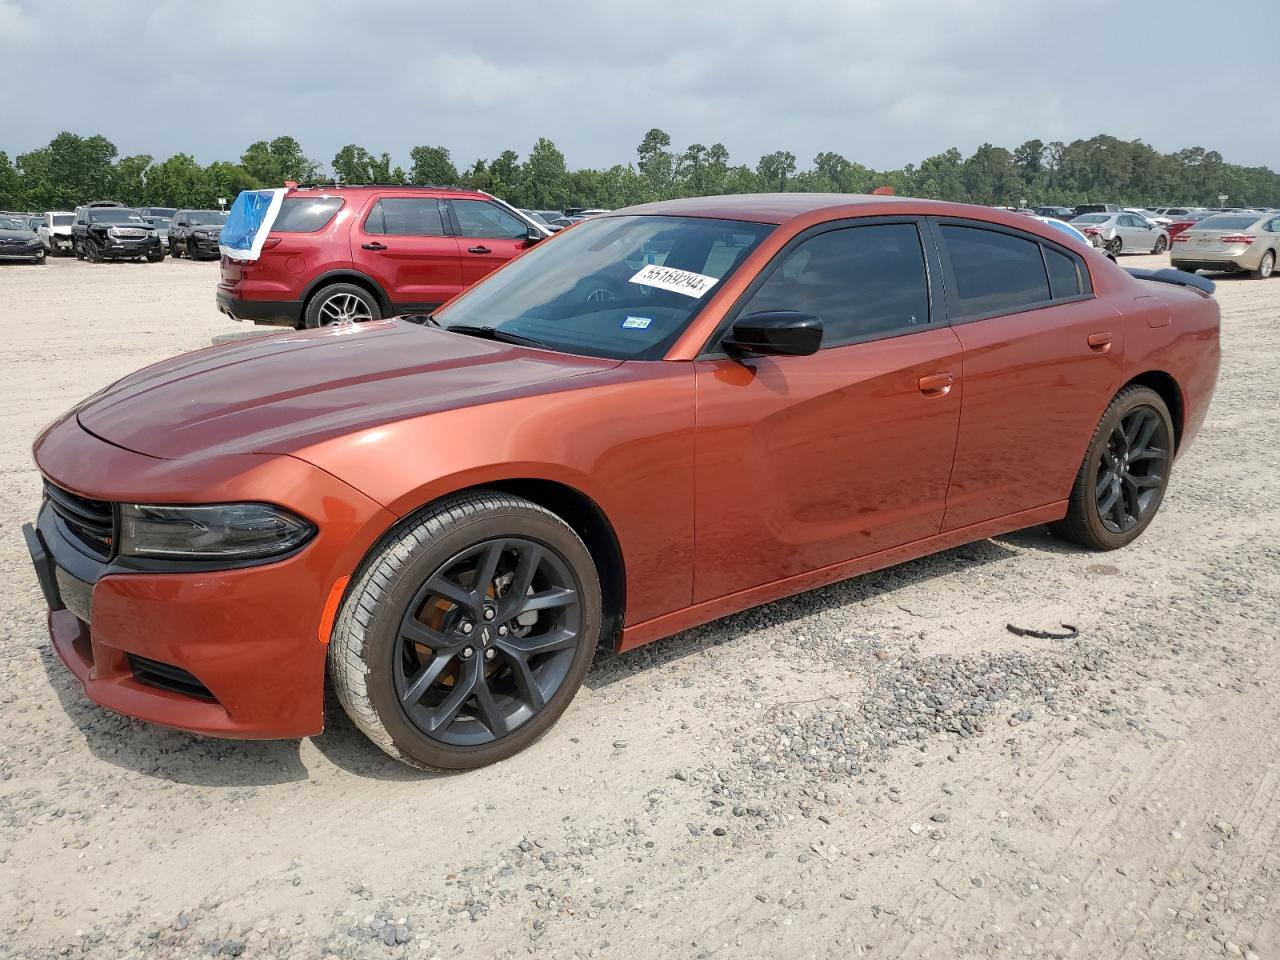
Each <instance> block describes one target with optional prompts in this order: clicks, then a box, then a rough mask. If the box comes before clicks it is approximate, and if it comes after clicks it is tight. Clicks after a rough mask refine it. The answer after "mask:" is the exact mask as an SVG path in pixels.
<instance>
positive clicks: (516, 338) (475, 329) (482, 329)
mask: <svg viewBox="0 0 1280 960" xmlns="http://www.w3.org/2000/svg"><path fill="white" fill-rule="evenodd" d="M431 322H432V323H435V324H436V325H437V326H440V329H442V330H448V331H449V332H450V333H461V334H465V335H467V336H469V337H483V338H484V339H486V340H497V341H499V342H500V343H515V344H519V345H520V346H524V347H542V348H544V349H545V348H546V346H547V345H546V344H545V343H543V342H542V341H541V340H535V339H534V338H533V337H524V336H521V335H520V334H518V333H508V332H507V331H506V330H499V329H498V328H497V327H489V326H478V325H473V324H469V323H455V324H452V325H451V326H448V327H445V326H442V325H440V324H439V323H438V321H436V320H435V319H434V318H432V319H431Z"/></svg>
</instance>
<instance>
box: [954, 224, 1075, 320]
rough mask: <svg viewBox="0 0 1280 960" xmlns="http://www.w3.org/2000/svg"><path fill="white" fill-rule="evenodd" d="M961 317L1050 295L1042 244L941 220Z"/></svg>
mask: <svg viewBox="0 0 1280 960" xmlns="http://www.w3.org/2000/svg"><path fill="white" fill-rule="evenodd" d="M942 236H943V239H944V240H945V242H946V247H947V256H948V258H949V259H950V261H951V272H952V274H953V275H954V277H955V283H956V299H957V300H958V301H959V303H958V306H959V313H960V316H962V317H978V316H984V315H987V314H996V313H1014V312H1016V311H1018V310H1021V309H1024V308H1027V307H1030V306H1033V305H1035V304H1041V303H1044V302H1046V301H1047V300H1049V299H1050V293H1049V277H1048V275H1047V274H1046V273H1045V268H1044V259H1043V258H1042V257H1041V256H1040V245H1039V244H1038V243H1035V242H1033V241H1031V240H1023V239H1022V238H1020V237H1015V236H1011V235H1010V234H1007V233H997V232H996V231H994V230H982V229H979V228H976V227H959V226H955V225H953V224H943V226H942Z"/></svg>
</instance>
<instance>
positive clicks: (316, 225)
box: [271, 197, 342, 233]
mask: <svg viewBox="0 0 1280 960" xmlns="http://www.w3.org/2000/svg"><path fill="white" fill-rule="evenodd" d="M340 209H342V198H341V197H285V198H284V202H283V203H281V204H280V213H279V215H278V216H277V217H276V222H275V223H273V224H272V225H271V232H272V233H316V232H317V231H319V230H323V229H324V228H325V226H326V225H328V223H329V221H330V220H332V219H333V215H334V214H335V213H337V212H338V211H339V210H340Z"/></svg>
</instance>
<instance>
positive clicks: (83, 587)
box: [53, 566, 93, 623]
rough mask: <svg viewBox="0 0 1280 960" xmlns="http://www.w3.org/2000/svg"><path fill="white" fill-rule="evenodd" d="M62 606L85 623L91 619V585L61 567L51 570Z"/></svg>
mask: <svg viewBox="0 0 1280 960" xmlns="http://www.w3.org/2000/svg"><path fill="white" fill-rule="evenodd" d="M53 574H54V578H55V580H56V581H57V584H58V594H59V596H61V597H62V604H63V606H65V607H66V608H67V609H68V610H70V611H71V612H72V613H74V614H75V615H76V616H77V617H79V618H80V619H81V620H83V621H84V622H85V623H89V622H90V621H91V619H92V617H93V584H91V583H85V582H84V581H83V580H79V579H77V578H76V577H73V576H72V575H71V574H69V573H67V571H65V570H63V569H62V568H61V567H57V566H55V567H54V568H53Z"/></svg>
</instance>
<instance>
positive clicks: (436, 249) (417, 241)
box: [351, 196, 464, 312]
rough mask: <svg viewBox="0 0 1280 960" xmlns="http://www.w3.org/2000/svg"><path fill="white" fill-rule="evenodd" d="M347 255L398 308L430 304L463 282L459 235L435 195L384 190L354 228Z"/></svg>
mask: <svg viewBox="0 0 1280 960" xmlns="http://www.w3.org/2000/svg"><path fill="white" fill-rule="evenodd" d="M351 259H352V261H354V263H355V265H356V268H357V269H359V270H360V271H362V272H363V273H366V274H368V275H369V276H370V277H373V279H374V280H376V281H377V282H378V283H379V284H380V285H381V286H382V289H383V290H385V291H386V293H387V297H388V298H389V299H390V300H391V302H392V305H393V308H394V309H395V311H396V312H404V311H409V310H430V309H432V308H434V307H437V306H439V305H440V304H442V303H444V302H445V301H446V300H448V299H449V298H451V297H453V296H454V295H455V294H457V293H459V292H460V291H461V290H462V289H463V288H464V284H463V281H462V264H461V262H460V258H459V255H458V241H457V240H456V239H454V238H453V237H451V236H448V232H447V231H446V230H445V226H444V213H443V211H442V210H441V209H440V201H439V200H437V199H436V198H435V197H421V196H418V197H415V196H407V197H397V196H384V197H383V198H382V199H380V200H379V201H378V202H377V203H375V204H374V205H373V206H372V207H371V208H370V209H369V212H368V213H367V214H366V215H365V217H364V220H362V221H361V222H360V223H358V224H357V225H356V226H355V227H354V228H353V230H352V232H351Z"/></svg>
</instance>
